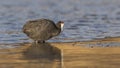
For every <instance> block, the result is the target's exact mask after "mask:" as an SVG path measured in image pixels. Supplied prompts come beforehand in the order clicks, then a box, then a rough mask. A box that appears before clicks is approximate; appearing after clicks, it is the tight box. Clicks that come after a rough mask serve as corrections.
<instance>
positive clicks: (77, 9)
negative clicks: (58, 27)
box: [0, 0, 120, 44]
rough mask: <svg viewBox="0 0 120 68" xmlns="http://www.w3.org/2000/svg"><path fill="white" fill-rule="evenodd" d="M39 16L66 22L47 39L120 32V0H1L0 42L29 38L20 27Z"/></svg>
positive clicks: (80, 38) (79, 38) (69, 39)
mask: <svg viewBox="0 0 120 68" xmlns="http://www.w3.org/2000/svg"><path fill="white" fill-rule="evenodd" d="M40 18H49V19H51V20H53V21H54V22H55V23H56V22H57V21H59V20H62V21H64V22H65V27H64V31H63V32H62V33H61V34H60V35H59V36H57V37H55V38H52V39H50V40H48V41H49V42H74V41H88V40H92V39H99V38H105V37H119V36H120V0H0V44H6V43H7V44H9V43H25V42H31V40H30V39H29V38H28V37H27V36H26V35H25V34H24V33H23V32H22V30H21V29H22V27H23V25H24V24H25V23H26V21H28V20H34V19H40Z"/></svg>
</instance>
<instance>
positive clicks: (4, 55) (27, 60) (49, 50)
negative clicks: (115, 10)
mask: <svg viewBox="0 0 120 68" xmlns="http://www.w3.org/2000/svg"><path fill="white" fill-rule="evenodd" d="M106 43H107V44H108V43H109V45H111V44H112V46H107V47H106V46H105V47H103V46H97V45H106ZM113 43H118V44H117V45H118V46H114V45H116V44H113ZM90 44H91V45H95V46H92V47H91V46H89V45H90ZM119 46H120V38H105V39H97V40H92V41H84V42H68V43H61V42H54V43H50V42H47V43H44V44H34V43H23V44H19V45H18V47H16V48H6V49H0V68H4V67H6V68H10V67H12V68H27V67H29V68H33V67H35V68H40V67H41V68H88V67H89V68H94V67H97V68H118V67H119V66H120V58H119V57H120V47H119Z"/></svg>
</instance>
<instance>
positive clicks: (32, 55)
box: [23, 43, 60, 60]
mask: <svg viewBox="0 0 120 68" xmlns="http://www.w3.org/2000/svg"><path fill="white" fill-rule="evenodd" d="M23 56H24V58H25V59H27V60H44V59H45V60H54V59H57V60H59V59H60V50H59V49H56V48H54V47H52V46H51V45H50V44H49V43H38V44H36V43H33V44H32V45H31V46H30V47H28V48H27V49H26V50H25V51H24V52H23Z"/></svg>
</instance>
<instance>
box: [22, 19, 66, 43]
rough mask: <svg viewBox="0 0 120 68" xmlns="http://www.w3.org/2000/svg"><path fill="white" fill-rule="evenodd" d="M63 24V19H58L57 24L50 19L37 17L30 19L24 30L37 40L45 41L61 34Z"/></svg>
mask: <svg viewBox="0 0 120 68" xmlns="http://www.w3.org/2000/svg"><path fill="white" fill-rule="evenodd" d="M63 26H64V22H63V21H58V23H57V24H55V23H54V22H53V21H52V20H49V19H37V20H31V21H28V22H27V23H26V24H25V25H24V26H23V32H24V33H25V34H26V35H27V36H28V37H30V38H31V39H33V40H34V41H35V42H45V40H48V39H50V38H52V37H54V36H57V35H59V34H60V32H61V31H62V30H63Z"/></svg>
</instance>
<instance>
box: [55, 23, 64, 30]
mask: <svg viewBox="0 0 120 68" xmlns="http://www.w3.org/2000/svg"><path fill="white" fill-rule="evenodd" d="M56 25H57V27H58V28H59V29H61V31H63V27H64V22H63V21H58V23H57V24H56Z"/></svg>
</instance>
